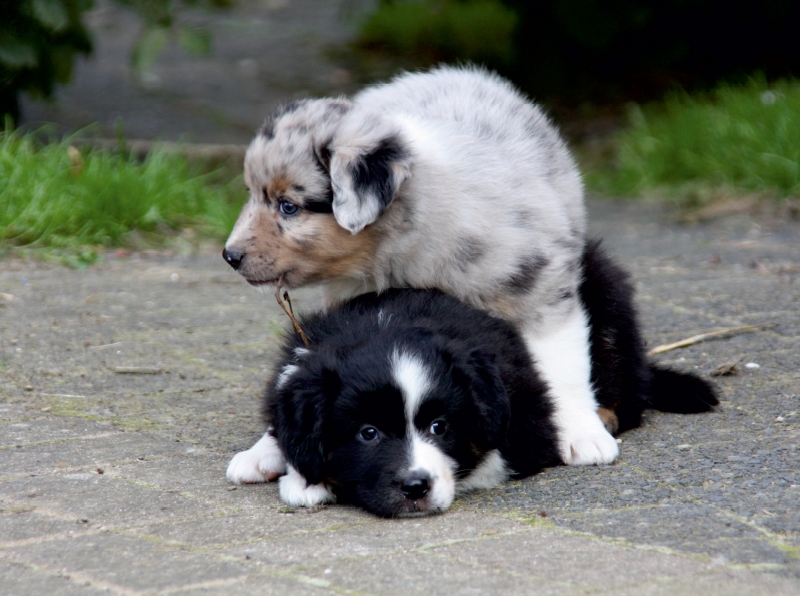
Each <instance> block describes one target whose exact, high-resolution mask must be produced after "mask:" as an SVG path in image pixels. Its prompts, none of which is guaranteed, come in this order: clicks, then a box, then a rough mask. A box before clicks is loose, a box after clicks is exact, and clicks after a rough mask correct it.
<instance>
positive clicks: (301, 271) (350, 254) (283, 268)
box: [233, 205, 380, 288]
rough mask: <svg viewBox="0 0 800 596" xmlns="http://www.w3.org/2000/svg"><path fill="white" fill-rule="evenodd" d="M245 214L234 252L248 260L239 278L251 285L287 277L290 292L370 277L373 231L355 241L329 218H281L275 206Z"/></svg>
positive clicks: (375, 235) (314, 215) (306, 214)
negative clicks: (334, 280)
mask: <svg viewBox="0 0 800 596" xmlns="http://www.w3.org/2000/svg"><path fill="white" fill-rule="evenodd" d="M248 212H249V216H248V217H246V219H244V220H243V221H242V222H240V223H241V233H240V237H241V238H242V240H241V241H239V242H237V243H236V246H235V247H233V248H235V249H236V250H240V251H242V252H244V253H246V254H247V259H246V260H245V262H244V264H243V265H242V267H241V268H240V269H239V273H241V274H242V275H243V276H244V277H245V278H246V279H248V280H249V281H254V282H259V281H262V282H263V281H270V280H274V279H276V278H277V277H279V276H280V275H281V274H284V273H286V279H285V282H286V287H287V288H294V287H298V286H300V285H303V284H307V283H315V282H320V281H325V280H328V279H332V278H337V277H353V276H358V275H364V274H368V270H369V266H370V263H371V261H372V255H374V254H375V250H376V247H377V244H378V241H379V238H380V235H379V234H378V233H377V232H375V230H374V229H372V228H371V227H367V228H366V229H364V230H362V231H361V232H360V233H358V234H356V235H353V234H351V233H350V232H349V231H347V230H345V229H344V228H342V227H341V226H339V224H337V223H336V220H335V219H334V218H333V216H330V215H320V214H317V213H309V212H303V211H301V212H300V213H299V214H298V215H297V216H296V217H292V218H284V217H283V216H281V215H280V214H279V213H278V211H277V210H276V208H275V207H274V205H273V206H269V205H250V206H249V211H248ZM278 221H281V226H282V227H283V233H280V232H279V230H278ZM239 225H240V224H239V223H237V226H239Z"/></svg>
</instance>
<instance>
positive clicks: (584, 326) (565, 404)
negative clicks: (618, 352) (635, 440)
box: [522, 302, 619, 465]
mask: <svg viewBox="0 0 800 596" xmlns="http://www.w3.org/2000/svg"><path fill="white" fill-rule="evenodd" d="M559 318H560V321H561V324H557V323H554V322H553V320H552V319H549V318H545V320H546V321H548V324H547V325H546V326H544V328H542V327H533V326H531V327H533V328H532V329H529V328H526V325H525V324H524V323H523V325H522V332H523V336H524V337H525V343H526V344H527V346H528V349H529V350H530V351H531V353H532V354H533V358H534V360H535V364H536V367H537V370H538V371H539V373H540V374H541V375H542V377H543V378H544V380H545V381H546V382H547V384H548V386H549V388H550V394H551V397H552V399H553V405H554V410H555V411H554V415H553V422H554V423H555V426H556V429H557V432H558V445H559V453H560V455H561V459H562V460H563V461H564V463H566V464H569V465H591V464H608V463H611V462H613V461H614V460H615V459H616V458H617V455H618V454H619V447H618V446H617V441H616V439H614V437H612V436H611V434H610V433H609V432H608V430H607V429H606V426H605V424H604V423H603V421H602V420H601V419H600V416H599V415H598V412H597V410H598V406H597V401H596V400H595V396H594V392H593V390H592V385H591V361H590V356H589V354H590V350H589V323H588V319H587V317H586V313H585V312H584V310H583V308H582V307H581V305H580V304H579V303H577V302H576V303H575V305H574V307H573V308H572V309H571V310H570V311H569V314H567V315H566V316H565V317H559Z"/></svg>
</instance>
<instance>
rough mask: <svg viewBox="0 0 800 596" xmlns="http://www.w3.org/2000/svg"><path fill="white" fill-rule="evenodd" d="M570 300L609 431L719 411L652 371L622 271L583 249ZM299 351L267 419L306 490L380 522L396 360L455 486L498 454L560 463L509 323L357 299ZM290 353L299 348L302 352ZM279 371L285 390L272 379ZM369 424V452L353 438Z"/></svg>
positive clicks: (437, 306) (390, 498) (286, 361)
mask: <svg viewBox="0 0 800 596" xmlns="http://www.w3.org/2000/svg"><path fill="white" fill-rule="evenodd" d="M583 267H584V272H585V275H584V280H583V283H582V284H581V287H580V297H581V299H582V300H583V302H584V304H585V305H586V307H587V310H588V313H589V316H590V320H591V325H592V330H591V342H592V346H591V355H592V381H593V383H594V385H595V388H596V391H597V400H598V403H599V405H600V406H603V407H606V408H609V409H612V410H615V411H616V413H617V416H618V418H619V429H620V430H627V429H629V428H633V427H635V426H637V425H639V424H640V423H641V415H642V411H643V410H644V409H645V408H648V407H652V408H657V409H660V410H664V411H671V412H701V411H707V410H710V409H711V408H712V407H713V405H715V404H716V403H717V399H716V397H715V396H714V392H713V389H712V388H711V386H710V385H708V384H707V383H706V382H705V381H702V380H701V379H699V378H697V377H694V376H691V375H685V374H679V373H674V372H671V371H666V370H662V369H658V368H655V367H652V366H650V365H648V363H647V362H646V360H645V356H644V348H643V342H642V340H641V338H640V336H639V332H638V329H637V326H636V317H635V312H634V308H633V302H632V299H633V290H632V287H631V285H630V284H629V283H628V281H627V276H626V274H625V273H624V272H623V271H622V270H621V269H620V268H618V267H617V266H616V265H615V264H614V263H612V262H611V261H610V260H609V259H608V258H607V257H606V255H605V254H604V252H603V251H602V249H601V248H600V246H599V242H590V243H589V244H588V245H587V247H586V250H585V254H584V258H583ZM301 326H302V327H303V329H304V330H305V332H306V334H307V335H308V337H309V339H310V341H311V347H310V349H309V350H308V351H305V348H304V345H303V343H302V342H301V341H300V340H299V338H297V337H294V336H292V337H289V338H287V341H286V342H285V344H284V346H283V348H282V353H281V356H280V358H279V364H278V367H277V369H276V374H275V376H274V378H273V379H272V380H271V381H270V383H269V385H268V390H267V398H266V402H265V405H266V416H267V418H268V421H269V423H270V424H272V425H273V428H274V430H273V433H274V435H275V436H276V437H277V439H278V443H279V445H280V447H281V449H282V450H283V452H284V454H285V455H286V458H287V461H288V463H289V464H291V465H292V466H293V467H294V468H295V469H297V470H298V471H299V472H300V473H301V474H302V475H303V476H304V477H305V479H306V480H307V481H308V482H309V483H310V484H317V483H320V482H324V483H326V484H327V485H328V486H329V487H330V488H331V490H332V491H333V492H334V494H335V495H336V496H337V499H338V500H339V501H340V502H350V503H354V504H357V505H360V506H362V507H364V508H366V509H367V510H369V511H371V512H373V513H376V514H378V515H384V516H391V515H398V514H401V513H404V512H409V511H414V510H412V509H409V507H411V506H412V505H413V506H414V507H416V502H414V503H413V504H411V505H410V504H409V500H408V499H406V498H405V497H404V496H403V495H402V493H401V491H400V490H399V489H398V485H399V480H398V470H399V469H401V468H402V466H403V465H406V466H407V465H408V464H407V460H408V455H407V452H406V451H404V449H405V448H404V446H403V445H404V444H403V441H404V440H405V438H406V436H407V429H406V420H405V414H404V406H403V396H402V394H401V392H400V390H399V388H398V387H395V385H394V381H393V377H392V373H391V364H390V361H391V357H392V354H393V353H394V352H395V351H397V350H399V351H401V352H406V353H411V354H413V355H415V356H416V357H417V358H418V359H419V360H420V361H421V362H422V363H423V364H424V366H425V368H426V370H427V371H428V372H429V373H430V375H429V376H430V377H431V378H432V381H433V385H434V387H433V390H432V391H430V392H429V393H428V397H426V398H425V399H424V400H423V401H422V403H421V405H420V408H419V411H418V413H417V414H416V417H415V419H414V421H413V422H414V425H415V426H416V427H417V428H418V429H426V428H428V427H429V426H430V425H431V423H432V421H435V420H445V421H446V422H447V425H448V426H447V428H448V430H447V432H446V433H445V434H444V435H443V436H442V437H433V439H435V441H434V443H435V445H436V447H437V448H438V449H440V450H441V451H443V452H444V453H446V454H447V455H448V456H449V457H451V458H452V459H453V460H455V461H456V462H457V469H456V472H455V477H456V478H464V477H466V476H468V475H469V473H470V472H471V471H472V470H474V469H475V468H476V466H478V465H479V464H480V462H481V461H482V458H483V457H484V456H485V455H486V454H487V453H488V452H490V451H492V450H494V449H499V451H500V454H501V455H502V457H503V459H504V460H505V462H506V464H507V466H508V467H509V468H510V469H511V470H513V473H514V476H516V477H525V476H529V475H531V474H535V473H536V472H538V471H540V470H541V469H542V468H544V467H546V466H552V465H557V464H558V463H559V462H560V459H559V455H558V450H557V435H556V429H555V426H554V424H553V422H552V420H551V416H552V413H553V406H552V403H551V400H550V398H549V396H548V390H547V387H546V385H545V383H544V382H543V381H542V380H541V379H540V377H539V375H538V374H537V372H536V370H535V368H534V366H533V364H532V363H531V358H530V355H529V352H528V350H527V349H526V346H525V344H524V341H523V339H522V337H521V336H520V335H519V333H517V331H516V330H515V329H514V328H513V327H512V326H511V325H510V324H508V323H506V322H504V321H502V320H500V319H497V318H495V317H492V316H490V315H489V314H488V313H486V312H484V311H480V310H476V309H474V308H471V307H469V306H466V305H464V304H462V303H460V302H459V301H457V300H455V299H454V298H451V297H449V296H446V295H444V294H442V293H441V292H439V291H436V290H399V289H394V290H389V291H387V292H385V293H383V294H380V295H376V294H365V295H363V296H360V297H358V298H355V299H353V300H351V301H349V302H347V303H345V304H344V305H342V306H341V307H339V308H337V309H335V310H333V311H332V312H330V313H328V314H319V315H316V316H311V317H307V318H304V319H303V320H302V321H301ZM298 349H299V350H298ZM287 366H294V367H296V368H294V369H289V372H290V374H289V373H287V374H285V376H284V378H283V379H282V380H281V376H280V375H281V373H282V372H285V371H286V370H287V369H286V368H285V367H287ZM364 425H373V426H375V427H377V428H378V429H379V430H380V432H381V433H382V434H381V437H382V439H381V441H380V445H379V447H378V446H376V445H377V444H371V443H366V442H364V441H362V440H361V439H359V432H360V429H362V428H363V427H364Z"/></svg>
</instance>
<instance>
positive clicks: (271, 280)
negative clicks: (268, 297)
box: [244, 269, 292, 289]
mask: <svg viewBox="0 0 800 596" xmlns="http://www.w3.org/2000/svg"><path fill="white" fill-rule="evenodd" d="M291 273H292V271H291V269H290V270H289V271H284V272H283V273H280V274H278V275H276V276H275V277H268V278H265V279H259V278H253V277H245V278H244V279H245V281H246V282H247V283H249V284H250V285H251V286H253V287H254V288H259V289H261V288H263V287H264V286H275V285H277V284H278V282H279V281H280V280H281V278H282V279H283V285H284V286H285V287H289V288H290V287H291V283H289V276H290V275H291Z"/></svg>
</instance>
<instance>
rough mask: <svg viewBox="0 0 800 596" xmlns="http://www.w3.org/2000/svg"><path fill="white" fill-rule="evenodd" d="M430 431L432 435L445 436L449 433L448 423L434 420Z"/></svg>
mask: <svg viewBox="0 0 800 596" xmlns="http://www.w3.org/2000/svg"><path fill="white" fill-rule="evenodd" d="M428 430H429V431H430V433H431V434H432V435H437V436H438V435H443V434H444V433H446V432H447V422H445V421H444V420H434V421H433V422H432V423H431V426H430V428H429V429H428Z"/></svg>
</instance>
